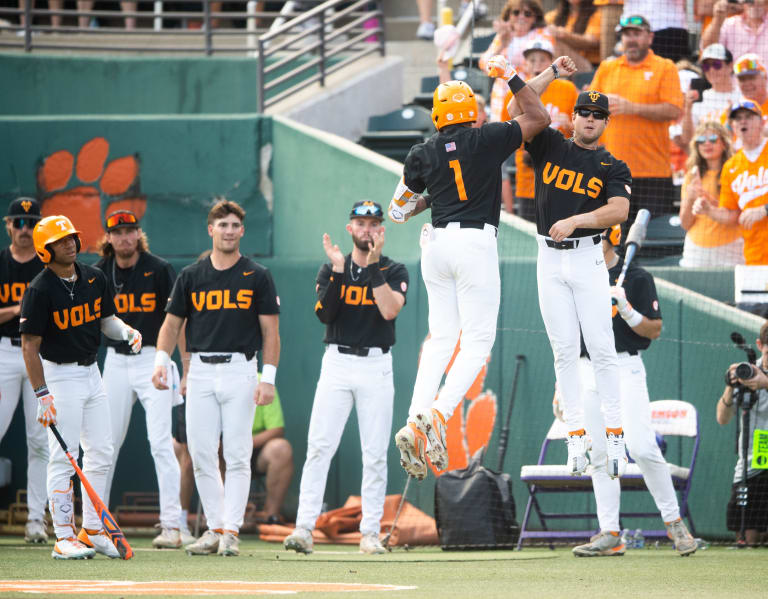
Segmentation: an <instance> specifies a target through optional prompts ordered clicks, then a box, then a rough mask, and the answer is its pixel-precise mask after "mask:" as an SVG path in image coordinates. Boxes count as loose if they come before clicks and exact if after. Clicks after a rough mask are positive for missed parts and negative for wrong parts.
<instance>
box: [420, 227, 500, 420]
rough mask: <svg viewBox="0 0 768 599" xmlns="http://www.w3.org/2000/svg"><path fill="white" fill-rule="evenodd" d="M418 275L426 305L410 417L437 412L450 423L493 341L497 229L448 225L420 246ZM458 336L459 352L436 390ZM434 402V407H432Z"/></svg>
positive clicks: (496, 305)
mask: <svg viewBox="0 0 768 599" xmlns="http://www.w3.org/2000/svg"><path fill="white" fill-rule="evenodd" d="M421 275H422V278H423V279H424V284H425V286H426V288H427V297H428V301H429V333H430V338H429V339H428V340H427V341H426V342H425V343H424V346H423V349H422V352H421V362H420V363H419V370H418V373H417V375H416V383H415V385H414V388H413V397H412V399H411V407H410V410H409V416H411V417H413V416H414V415H415V414H416V413H418V412H420V411H422V410H425V409H429V408H436V409H437V410H439V411H440V413H441V414H442V415H443V417H444V418H445V419H446V420H448V419H449V418H450V417H451V415H452V414H453V411H454V410H455V409H456V406H457V405H459V403H460V402H461V400H462V399H463V398H464V395H465V393H466V392H467V390H468V389H469V388H470V386H471V385H472V383H473V382H474V380H475V378H476V377H477V374H478V373H479V372H480V369H481V368H482V367H483V365H484V364H485V360H486V359H487V358H488V355H489V354H490V353H491V349H493V342H494V341H495V339H496V321H497V319H498V315H499V298H500V290H501V283H500V280H499V254H498V251H497V247H496V227H493V226H492V225H485V229H469V228H466V229H462V228H460V227H459V223H449V224H448V226H447V227H445V228H444V229H435V230H434V236H433V238H432V239H431V240H428V241H427V242H426V243H424V244H423V246H422V251H421ZM459 333H461V349H460V350H459V353H458V355H457V356H456V359H455V360H454V362H453V366H452V367H451V370H450V372H449V373H448V374H447V375H446V377H445V385H444V386H443V388H442V390H441V391H440V397H438V399H437V401H435V396H436V395H437V391H438V389H439V387H440V381H441V380H442V378H443V373H444V372H445V368H446V366H448V362H449V361H450V359H451V356H452V355H453V352H454V350H455V349H456V342H457V341H458V340H459ZM433 402H434V403H433Z"/></svg>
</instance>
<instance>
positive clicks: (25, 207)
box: [6, 197, 43, 220]
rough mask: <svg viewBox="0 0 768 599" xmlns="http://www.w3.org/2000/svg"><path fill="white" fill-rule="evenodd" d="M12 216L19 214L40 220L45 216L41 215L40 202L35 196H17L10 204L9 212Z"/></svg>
mask: <svg viewBox="0 0 768 599" xmlns="http://www.w3.org/2000/svg"><path fill="white" fill-rule="evenodd" d="M6 216H9V217H11V218H15V217H17V216H20V217H24V218H29V219H32V220H40V219H41V218H43V217H42V216H41V215H40V204H39V203H38V201H37V200H36V199H35V198H25V197H22V198H16V199H15V200H13V201H12V202H11V203H10V204H8V214H7V215H6Z"/></svg>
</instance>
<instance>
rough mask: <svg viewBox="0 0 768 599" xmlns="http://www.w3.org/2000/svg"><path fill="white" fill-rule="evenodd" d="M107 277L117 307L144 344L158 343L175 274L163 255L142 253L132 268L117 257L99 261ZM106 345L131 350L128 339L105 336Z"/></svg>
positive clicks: (125, 351) (118, 313)
mask: <svg viewBox="0 0 768 599" xmlns="http://www.w3.org/2000/svg"><path fill="white" fill-rule="evenodd" d="M96 268H99V269H101V270H102V271H103V272H104V274H105V275H106V277H107V282H108V283H109V286H110V288H111V289H112V293H114V295H115V310H117V315H118V316H119V317H120V318H121V319H122V321H123V322H125V323H126V324H128V325H130V326H132V327H133V328H134V329H136V330H137V331H139V333H141V337H142V345H143V346H145V347H148V346H155V345H157V334H158V332H159V331H160V327H161V326H162V324H163V320H164V319H165V306H166V305H167V303H168V298H169V297H170V296H171V289H172V288H173V282H174V280H175V279H176V273H175V271H174V270H173V267H172V266H171V265H170V264H168V262H166V261H165V260H163V259H162V258H158V257H157V256H155V255H153V254H150V253H148V252H141V253H140V254H139V259H138V261H137V262H136V264H134V265H133V267H132V268H120V267H119V266H117V264H116V261H115V257H114V256H109V257H104V258H102V259H101V260H99V261H98V262H97V263H96ZM104 339H105V342H106V344H107V345H111V346H113V347H118V346H119V347H121V349H122V350H124V353H127V352H128V351H129V348H128V343H127V342H126V341H119V340H114V339H110V338H109V337H104Z"/></svg>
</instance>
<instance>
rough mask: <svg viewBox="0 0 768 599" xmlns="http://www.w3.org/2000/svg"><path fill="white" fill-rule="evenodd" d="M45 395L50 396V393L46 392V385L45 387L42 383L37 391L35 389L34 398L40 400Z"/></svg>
mask: <svg viewBox="0 0 768 599" xmlns="http://www.w3.org/2000/svg"><path fill="white" fill-rule="evenodd" d="M46 395H50V391H48V385H46V384H45V383H43V384H42V385H40V386H39V387H38V388H37V389H35V397H37V399H41V398H43V397H45V396H46Z"/></svg>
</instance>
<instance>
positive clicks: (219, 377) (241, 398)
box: [176, 353, 258, 532]
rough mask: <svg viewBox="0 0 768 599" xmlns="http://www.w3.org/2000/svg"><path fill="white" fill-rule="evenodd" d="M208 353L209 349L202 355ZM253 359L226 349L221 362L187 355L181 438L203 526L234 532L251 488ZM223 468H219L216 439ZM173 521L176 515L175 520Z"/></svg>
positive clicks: (238, 526) (254, 388) (254, 376)
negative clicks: (184, 419)
mask: <svg viewBox="0 0 768 599" xmlns="http://www.w3.org/2000/svg"><path fill="white" fill-rule="evenodd" d="M203 355H209V354H203ZM257 377H258V366H257V361H256V358H255V357H254V358H252V359H251V360H246V358H245V355H244V354H240V353H235V354H232V360H231V361H230V362H228V363H225V364H206V363H205V362H202V361H201V360H200V354H197V353H194V354H192V357H191V361H190V367H189V376H188V377H187V401H186V410H187V412H186V417H187V442H188V445H189V455H190V456H191V457H192V465H193V467H194V470H195V484H196V485H197V492H198V493H199V495H200V500H201V501H202V503H203V511H204V512H205V519H206V521H207V522H208V528H209V529H226V530H232V531H235V532H237V531H239V530H240V526H242V524H243V518H244V516H245V507H246V505H247V503H248V492H249V490H250V487H251V453H252V452H253V440H252V436H251V430H252V428H253V414H254V411H255V410H256V404H255V403H254V401H253V395H254V393H255V391H256V385H257V383H258V378H257ZM220 439H221V443H222V446H223V453H224V462H225V463H226V467H227V472H226V477H225V480H224V482H222V480H221V471H220V470H219V440H220ZM176 522H178V520H176Z"/></svg>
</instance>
